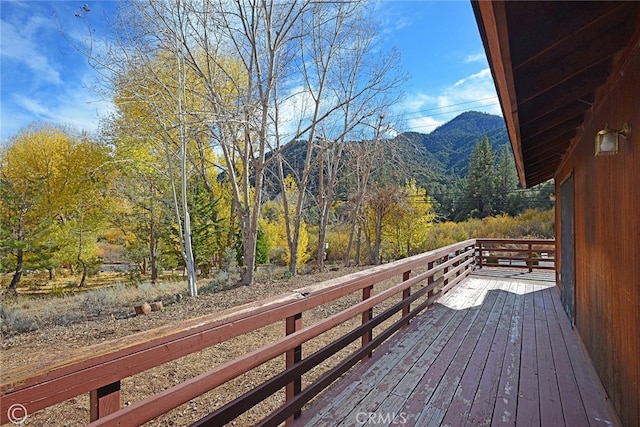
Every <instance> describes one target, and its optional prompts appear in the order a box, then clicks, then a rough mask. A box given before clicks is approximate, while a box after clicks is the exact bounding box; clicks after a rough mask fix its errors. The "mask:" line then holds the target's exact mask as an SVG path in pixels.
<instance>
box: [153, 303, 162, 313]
mask: <svg viewBox="0 0 640 427" xmlns="http://www.w3.org/2000/svg"><path fill="white" fill-rule="evenodd" d="M151 311H162V301H154V302H152V303H151Z"/></svg>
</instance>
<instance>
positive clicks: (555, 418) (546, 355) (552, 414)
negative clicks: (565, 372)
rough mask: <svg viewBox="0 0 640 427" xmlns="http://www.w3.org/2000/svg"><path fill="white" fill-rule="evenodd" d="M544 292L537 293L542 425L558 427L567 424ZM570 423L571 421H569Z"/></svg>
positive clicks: (536, 308) (537, 342)
mask: <svg viewBox="0 0 640 427" xmlns="http://www.w3.org/2000/svg"><path fill="white" fill-rule="evenodd" d="M543 292H544V291H540V292H535V293H534V294H533V295H534V301H535V310H536V325H535V326H536V348H537V349H538V352H537V355H538V361H537V364H538V366H539V369H538V390H539V393H540V424H541V425H542V426H558V425H563V424H565V420H564V416H563V414H562V403H561V401H560V391H559V389H558V379H557V372H556V367H555V364H554V360H553V353H552V349H551V338H550V336H549V326H548V322H547V311H546V310H545V305H544V298H543ZM567 421H569V420H567Z"/></svg>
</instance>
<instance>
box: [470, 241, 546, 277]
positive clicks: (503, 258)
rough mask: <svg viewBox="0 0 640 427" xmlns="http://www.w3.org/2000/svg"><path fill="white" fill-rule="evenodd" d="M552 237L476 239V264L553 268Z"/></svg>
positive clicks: (481, 265)
mask: <svg viewBox="0 0 640 427" xmlns="http://www.w3.org/2000/svg"><path fill="white" fill-rule="evenodd" d="M555 254H556V241H555V240H553V239H476V264H477V266H478V268H482V267H513V268H526V269H528V270H529V272H531V271H533V270H534V269H540V270H555V268H556V263H555Z"/></svg>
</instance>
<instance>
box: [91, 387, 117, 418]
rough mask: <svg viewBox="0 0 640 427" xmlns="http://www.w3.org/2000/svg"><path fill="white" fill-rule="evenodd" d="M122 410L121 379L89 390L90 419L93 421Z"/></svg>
mask: <svg viewBox="0 0 640 427" xmlns="http://www.w3.org/2000/svg"><path fill="white" fill-rule="evenodd" d="M118 410H120V381H116V382H114V383H111V384H107V385H105V386H102V387H100V388H99V389H97V390H91V391H90V392H89V420H90V421H91V422H93V421H96V420H98V419H100V418H104V417H106V416H107V415H109V414H111V413H113V412H116V411H118Z"/></svg>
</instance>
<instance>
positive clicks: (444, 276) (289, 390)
mask: <svg viewBox="0 0 640 427" xmlns="http://www.w3.org/2000/svg"><path fill="white" fill-rule="evenodd" d="M477 242H480V240H478V241H476V240H475V239H471V240H467V241H464V242H461V243H457V244H454V245H450V246H446V247H444V248H440V249H437V250H434V251H430V252H426V253H424V254H420V255H416V256H413V257H410V258H406V259H403V260H399V261H395V262H392V263H389V264H385V265H381V266H376V267H373V268H371V269H368V270H363V271H360V272H357V273H353V274H349V275H346V276H343V277H341V278H337V279H332V280H329V281H326V282H323V283H319V284H317V285H312V286H308V287H304V288H300V289H297V290H294V291H290V292H285V293H283V294H281V295H277V296H274V297H271V298H267V299H264V300H261V301H257V302H253V303H249V304H244V305H241V306H238V307H235V308H232V309H228V310H225V311H222V312H219V313H213V314H209V315H205V316H201V317H198V318H194V319H190V320H187V321H184V322H181V323H180V324H178V325H168V326H163V327H160V328H156V329H153V330H149V331H145V332H140V333H137V334H133V335H130V336H127V337H123V338H120V339H116V340H113V341H110V342H106V343H101V344H97V345H94V346H91V347H87V348H84V349H78V350H74V351H72V352H71V353H70V354H69V355H68V357H67V358H65V359H64V360H56V361H41V362H38V363H36V364H32V365H28V366H25V367H22V368H18V369H15V370H12V371H8V372H3V373H2V381H1V383H0V392H1V395H0V399H1V401H2V402H1V407H2V408H10V407H12V405H14V404H19V405H22V407H23V408H24V410H25V412H26V413H29V414H33V413H34V412H36V411H39V410H41V409H43V408H46V407H49V406H52V405H55V404H57V403H60V402H63V401H65V400H68V399H71V398H73V397H75V396H78V395H80V394H83V393H87V392H89V395H90V420H88V421H90V422H91V425H95V426H97V425H140V424H142V423H145V422H147V421H150V420H153V419H154V418H157V417H158V416H160V415H162V414H164V413H166V412H169V411H170V410H172V409H174V408H176V407H178V406H180V405H182V404H184V403H186V402H189V401H190V400H192V399H194V398H196V397H198V396H200V395H202V394H204V393H207V392H209V391H211V390H214V389H215V388H216V387H218V386H220V385H222V384H224V383H226V382H228V381H230V380H232V379H234V378H236V377H238V376H240V375H242V374H244V373H246V372H248V371H250V370H251V369H254V368H256V367H258V366H260V365H262V364H264V363H266V362H268V361H270V360H272V359H274V358H277V357H281V356H282V355H283V354H284V355H285V360H286V363H285V366H284V369H283V370H281V371H280V372H274V376H273V377H272V378H269V379H267V380H265V381H264V382H263V383H262V384H259V385H257V386H255V387H253V388H251V389H250V390H248V391H247V392H246V393H245V394H244V395H242V396H240V397H238V398H236V399H234V400H231V401H229V402H227V403H226V404H225V405H224V406H222V407H220V408H219V409H217V410H216V411H215V412H213V413H211V414H209V415H208V416H206V417H205V418H203V419H202V420H200V421H199V422H198V423H196V425H223V424H225V423H227V422H229V421H231V420H233V419H234V418H236V417H238V416H239V415H240V414H242V413H244V412H246V411H247V410H248V409H249V408H251V407H252V406H254V405H255V404H257V403H258V402H260V401H262V400H264V399H266V398H267V397H268V396H270V395H272V394H273V393H274V392H276V391H278V390H282V389H283V388H284V389H285V395H286V399H285V403H284V405H283V406H281V407H280V408H278V409H276V410H275V411H274V412H272V413H271V414H269V415H268V416H267V417H266V418H265V419H264V420H262V422H261V423H260V425H274V426H275V425H278V424H280V423H282V422H283V421H285V420H291V419H292V418H293V417H295V416H297V415H298V414H299V413H300V411H301V409H302V407H303V406H304V405H305V404H306V403H307V402H309V401H310V400H311V399H312V398H313V397H314V396H316V395H317V394H318V393H320V392H321V391H322V390H324V389H325V388H326V387H327V386H329V385H330V384H331V383H332V382H333V381H335V380H336V379H337V378H338V377H339V376H340V375H342V374H343V373H344V372H346V371H347V370H348V369H349V368H351V367H352V366H354V365H355V364H356V363H358V362H359V361H361V360H366V359H367V358H368V357H370V355H371V353H372V351H373V350H374V349H375V348H376V347H377V346H378V345H379V344H380V343H382V342H383V341H385V340H386V339H388V338H389V337H390V336H391V335H393V334H394V333H395V332H396V331H398V330H399V329H401V328H402V327H403V326H406V325H407V324H408V323H409V322H410V320H411V319H412V318H413V317H415V316H416V315H418V314H419V313H420V312H421V311H422V310H424V309H425V308H427V307H428V306H429V305H431V304H432V303H433V302H434V301H435V300H436V299H437V298H438V297H439V296H441V295H442V294H444V293H445V292H447V291H448V290H449V289H451V288H452V287H453V286H455V285H456V284H458V283H459V282H460V281H462V280H463V279H464V278H465V277H467V275H468V274H470V273H471V271H472V270H473V268H475V264H476V262H478V261H479V262H483V261H485V265H488V264H487V263H486V258H484V257H483V255H482V250H484V249H480V248H479V246H477V245H476V243H477ZM482 242H483V245H484V246H483V248H486V247H488V246H487V245H488V244H489V243H490V242H498V241H494V240H491V241H489V240H482ZM540 242H542V241H540ZM545 243H546V241H545ZM538 247H539V246H538V241H536V243H534V244H533V246H531V247H530V248H531V249H530V251H535V250H538V249H537V248H538ZM528 253H533V252H528ZM478 254H480V255H478ZM529 258H531V255H529ZM502 259H504V257H503V258H502ZM383 283H385V285H384V286H381V285H382V284H383ZM376 285H377V286H381V287H380V288H379V290H378V293H374V286H376ZM356 293H357V294H358V295H359V296H358V299H359V300H360V301H359V302H357V303H355V304H353V305H351V306H349V307H347V308H346V309H344V310H342V311H340V312H338V313H335V314H333V315H331V316H329V317H327V318H325V319H323V320H321V321H318V322H317V323H314V324H311V325H308V326H303V323H302V319H303V316H304V313H305V312H307V311H309V310H313V309H315V308H317V307H320V306H322V305H324V304H328V303H331V302H332V301H335V300H337V299H339V298H343V297H345V296H348V295H352V294H356ZM399 295H400V296H401V298H400V299H399V302H396V300H391V298H392V297H397V296H399ZM380 307H381V309H382V311H381V312H380V313H379V314H377V315H375V316H374V308H380ZM377 311H380V310H377ZM398 313H400V315H399V316H398V317H397V318H395V317H393V316H394V315H397V314H398ZM356 317H360V318H361V321H360V322H359V325H358V326H356V327H354V328H353V329H351V330H350V331H348V332H346V333H344V334H343V335H342V336H339V337H337V338H336V339H335V341H333V342H331V343H330V344H328V345H326V346H325V347H323V348H321V349H319V350H317V351H315V352H314V353H313V354H311V355H309V356H306V357H304V358H303V357H302V346H303V345H304V344H305V343H306V342H308V341H309V340H312V339H313V338H315V337H318V336H319V335H320V334H323V333H325V332H327V331H330V330H332V329H334V328H336V326H338V325H341V324H343V323H344V322H345V321H347V320H349V319H353V318H356ZM281 321H284V324H285V329H286V330H285V336H284V337H282V338H280V339H277V340H276V341H273V342H270V343H267V344H266V345H265V346H264V347H262V348H259V349H255V350H253V351H250V352H249V353H247V354H245V355H243V356H240V357H238V358H236V359H234V360H229V361H227V362H225V363H222V364H220V365H218V366H216V367H215V368H213V369H211V370H209V371H207V372H203V373H201V374H200V375H198V376H196V377H194V378H192V379H190V380H187V381H184V382H182V383H180V384H177V385H175V386H173V387H170V388H167V389H165V390H164V391H162V392H160V393H157V394H154V395H151V396H149V397H147V398H146V399H144V400H141V401H138V402H134V403H132V404H130V405H128V406H127V407H125V408H122V407H121V403H120V400H121V396H120V392H121V381H122V380H123V379H124V378H128V377H131V376H133V375H136V374H138V373H141V372H144V371H146V370H149V369H152V368H155V367H158V366H160V365H162V364H164V363H167V362H170V361H172V360H176V359H178V358H180V357H183V356H186V355H189V354H192V353H196V352H199V351H201V350H204V349H207V348H210V347H212V346H214V345H216V344H220V343H224V342H225V341H227V340H230V339H232V338H234V337H240V336H243V335H245V334H248V333H251V332H252V331H256V330H258V329H260V328H263V327H265V326H267V325H272V324H274V323H276V322H281ZM381 325H383V326H381ZM374 328H376V329H375V331H376V334H375V335H374ZM381 328H384V329H383V330H381V331H380V330H379V329H381ZM358 340H360V341H361V344H360V345H359V346H358V347H357V349H356V350H353V351H352V352H351V353H349V354H348V355H347V356H344V358H343V359H342V360H340V361H338V362H334V365H333V366H332V367H331V368H327V369H328V370H327V371H326V372H325V373H324V374H322V375H321V376H320V377H319V378H318V379H317V380H315V381H314V382H312V383H311V384H310V385H308V386H307V387H305V388H304V389H303V388H302V376H303V375H304V374H305V373H307V372H309V371H310V370H312V369H314V368H316V367H317V366H319V365H320V364H321V363H323V362H324V361H326V360H327V359H329V358H330V357H332V356H334V355H335V354H336V353H337V352H339V351H340V350H342V349H344V348H345V347H347V346H348V345H349V344H351V343H353V342H355V341H358ZM0 417H1V418H0V421H1V422H2V423H6V422H8V421H9V419H8V413H7V412H6V409H5V410H3V411H2V413H1V414H0Z"/></svg>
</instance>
